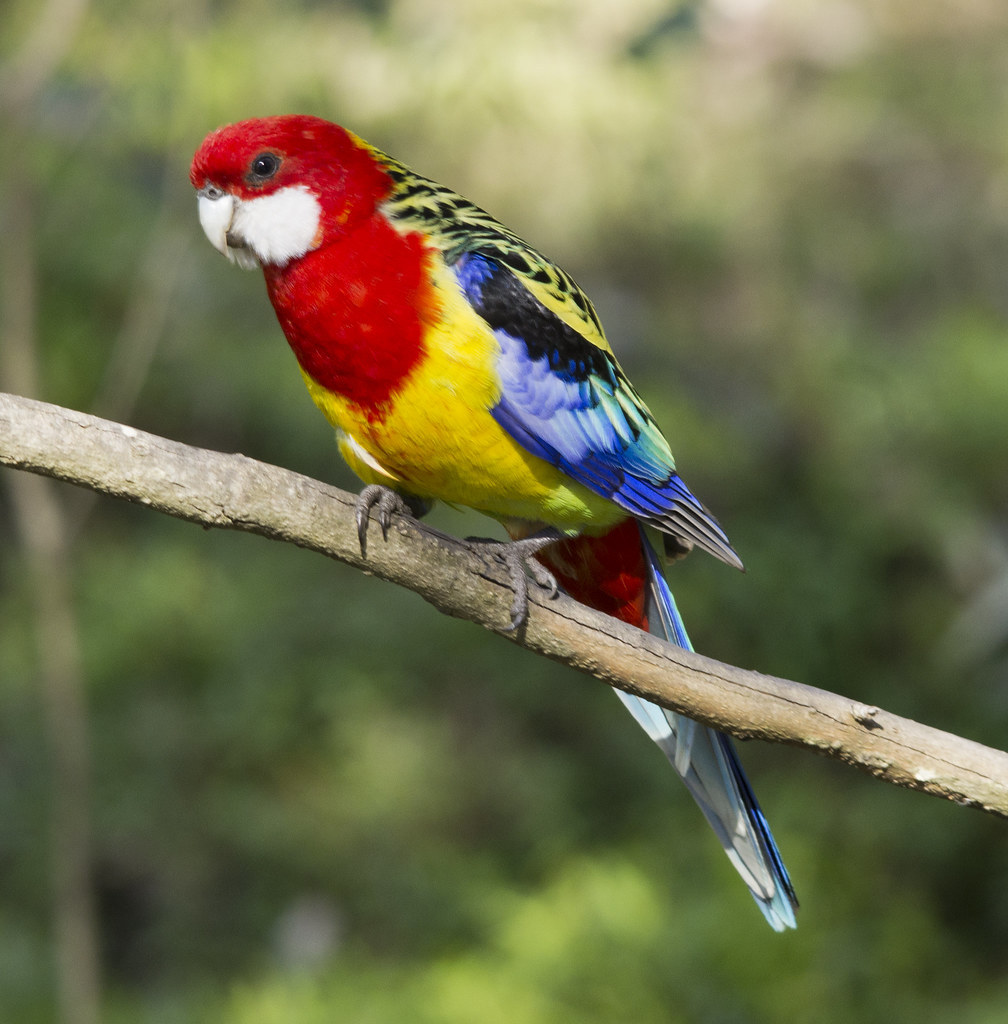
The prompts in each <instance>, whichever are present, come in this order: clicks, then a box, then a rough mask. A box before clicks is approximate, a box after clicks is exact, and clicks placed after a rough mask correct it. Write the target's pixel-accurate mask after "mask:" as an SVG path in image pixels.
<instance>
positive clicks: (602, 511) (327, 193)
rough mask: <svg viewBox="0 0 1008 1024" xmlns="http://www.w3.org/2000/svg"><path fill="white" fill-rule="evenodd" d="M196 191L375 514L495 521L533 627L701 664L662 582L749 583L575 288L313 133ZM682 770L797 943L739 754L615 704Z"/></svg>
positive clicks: (492, 229) (545, 265)
mask: <svg viewBox="0 0 1008 1024" xmlns="http://www.w3.org/2000/svg"><path fill="white" fill-rule="evenodd" d="M190 179H191V181H192V184H193V186H194V187H195V188H196V190H197V192H198V196H199V218H200V223H201V225H202V227H203V230H204V231H205V233H206V235H207V237H208V238H209V240H210V242H211V243H212V244H213V245H214V246H215V247H216V248H217V249H218V250H220V252H222V253H223V254H224V255H225V256H227V257H228V258H229V259H231V260H233V261H234V262H236V263H238V264H239V265H240V266H242V267H246V268H252V267H260V268H261V269H262V271H263V274H264V276H265V278H266V287H267V290H268V292H269V297H270V300H271V301H272V303H273V308H274V309H275V310H276V315H277V318H278V319H279V321H280V326H281V327H282V328H283V332H284V334H285V335H286V337H287V340H288V342H289V343H290V346H291V348H292V349H293V351H294V354H295V356H296V357H297V361H298V363H299V365H300V368H301V372H302V374H303V376H304V380H305V383H306V384H307V385H308V390H309V392H310V393H311V397H312V398H313V399H314V401H315V403H316V404H317V405H318V406H319V408H320V409H321V410H322V412H323V413H324V414H325V415H326V417H327V418H328V419H329V421H330V422H331V423H332V424H333V426H334V427H335V428H336V432H337V439H338V444H339V448H340V451H341V453H342V454H343V456H344V458H345V459H346V460H347V462H348V463H349V464H350V466H351V467H352V468H353V469H354V470H355V472H356V473H357V474H358V475H359V476H360V477H361V479H362V480H363V481H364V482H365V484H367V486H366V487H365V488H364V490H363V491H362V492H361V499H360V501H359V504H358V524H359V529H360V534H361V542H362V546H363V543H364V540H365V531H366V528H367V522H368V517H369V513H370V511H371V510H372V509H376V511H377V515H378V518H379V520H380V522H381V524H382V527H383V529H384V528H385V527H386V526H387V524H388V521H389V516H390V515H391V513H392V512H404V511H412V512H414V513H417V514H419V513H422V512H423V511H424V510H425V509H426V508H428V507H429V506H430V504H431V503H432V502H434V501H445V502H449V503H452V504H454V505H460V506H466V507H469V508H473V509H476V510H478V511H480V512H484V513H486V514H487V515H489V516H492V517H493V518H494V519H496V520H498V521H499V522H500V523H502V524H503V526H504V527H505V529H506V530H507V532H508V534H509V536H510V537H511V538H512V541H511V542H503V543H501V544H500V545H499V546H498V547H499V550H500V551H501V555H502V557H503V559H504V561H505V562H506V564H507V565H508V567H509V569H510V571H511V575H512V581H513V585H514V591H515V603H514V605H513V607H512V622H511V625H512V627H517V626H519V625H520V624H521V623H522V621H523V619H524V616H525V613H526V610H527V585H528V584H527V580H526V572H528V573H529V574H530V575H531V576H532V578H533V579H534V580H535V581H536V582H537V583H539V584H542V585H543V586H546V587H555V586H556V585H557V584H559V585H560V586H562V587H563V588H564V590H565V591H566V592H567V593H568V594H570V595H571V596H572V597H573V598H575V599H576V600H578V601H581V602H583V603H584V604H586V605H589V606H591V607H593V608H596V609H598V610H600V611H602V612H605V613H606V614H609V615H612V616H615V617H616V618H619V619H621V620H623V621H624V622H628V623H631V624H632V625H634V626H638V627H640V628H641V629H646V630H650V631H651V632H652V633H655V634H657V635H659V636H661V637H663V638H665V639H667V640H668V641H670V642H672V643H674V644H678V645H679V646H680V647H683V648H686V649H687V650H691V649H692V647H691V645H690V641H689V638H688V636H687V635H686V630H685V627H684V626H683V622H682V619H681V618H680V616H679V612H678V610H677V608H676V604H675V601H674V600H673V598H672V593H671V591H670V590H669V588H668V585H667V583H666V582H665V577H664V575H663V571H662V560H661V558H660V557H659V554H658V552H657V551H656V549H655V547H654V546H653V544H652V542H651V540H650V539H649V536H648V532H652V533H654V535H655V536H659V532H660V534H661V535H664V536H662V538H661V539H662V541H663V542H664V543H663V547H664V553H665V554H666V555H672V556H677V555H681V554H684V553H685V552H687V551H689V550H690V549H691V548H692V547H694V546H696V547H699V548H702V549H704V550H705V551H708V552H709V553H711V554H712V555H714V556H715V557H717V558H719V559H721V560H723V561H725V562H727V563H728V564H729V565H733V566H737V567H739V568H741V565H742V563H741V561H740V560H739V557H738V555H737V554H736V553H735V551H734V550H733V549H732V546H731V544H730V543H729V541H728V538H727V537H726V536H725V534H724V532H723V531H722V529H721V527H720V526H719V525H718V524H717V522H716V521H715V520H714V518H713V517H712V516H711V515H710V514H709V513H708V512H707V510H706V509H705V508H704V507H703V505H701V504H700V502H699V501H698V500H697V499H696V498H695V497H694V496H693V494H692V493H691V492H690V491H689V489H688V488H687V487H686V485H685V484H684V483H683V481H682V479H681V478H680V477H679V475H678V473H677V472H676V469H675V463H674V461H673V458H672V453H671V451H670V449H669V446H668V443H667V441H666V440H665V438H664V436H663V435H662V433H661V431H660V430H659V428H658V426H657V424H656V423H655V421H654V418H653V417H652V415H651V413H650V412H649V411H648V409H647V406H645V404H644V402H643V401H642V400H641V398H640V396H639V395H638V394H637V392H636V391H635V390H634V387H633V385H632V384H631V383H630V381H629V380H628V379H627V376H626V374H625V373H624V372H623V370H622V369H621V368H620V365H619V363H618V362H617V361H616V357H615V356H614V355H613V352H612V349H611V348H610V346H609V343H608V341H607V340H606V337H605V334H604V332H603V330H602V325H601V323H600V322H599V319H598V316H597V315H596V313H595V310H594V308H593V307H592V304H591V302H590V301H589V300H588V298H587V296H586V295H585V294H584V292H582V291H581V289H580V288H579V287H578V286H577V285H576V284H575V283H574V281H573V280H571V278H570V277H569V276H568V275H567V274H566V273H564V271H563V270H561V269H560V268H559V267H558V266H556V265H555V264H554V263H552V262H551V261H549V260H548V259H546V258H545V257H544V256H542V255H541V254H540V253H539V252H537V251H536V250H535V249H533V248H532V247H531V246H530V245H528V243H526V242H525V241H523V240H522V239H521V238H519V237H518V236H517V235H516V234H514V233H513V232H511V231H509V230H508V229H507V228H506V227H504V226H503V225H502V224H500V223H499V222H498V221H496V220H494V218H493V217H491V216H489V215H488V214H487V213H485V212H484V211H483V210H481V209H480V208H479V207H477V206H475V205H474V204H473V203H471V202H469V201H468V200H467V199H464V198H463V197H462V196H460V195H458V194H457V193H455V192H453V191H451V190H450V189H448V188H445V187H444V186H442V185H438V184H437V183H435V182H433V181H430V180H429V179H427V178H424V177H421V176H420V175H418V174H415V173H414V172H413V171H411V170H410V169H409V168H407V167H405V166H404V165H403V164H401V163H398V162H397V161H396V160H394V159H392V158H391V157H389V156H387V155H386V154H385V153H383V152H381V151H380V150H378V149H376V148H375V147H373V146H371V145H369V144H368V143H366V142H364V141H363V140H362V139H360V138H358V137H357V136H356V135H354V134H352V133H351V132H349V131H347V130H346V129H344V128H341V127H340V126H339V125H336V124H332V123H330V122H328V121H324V120H321V119H319V118H314V117H306V116H283V117H270V118H264V119H258V120H250V121H243V122H240V123H238V124H233V125H229V126H227V127H224V128H220V129H218V130H217V131H214V132H212V133H211V134H210V135H208V136H207V138H206V139H205V140H204V142H203V144H202V145H201V146H200V148H199V150H198V151H197V153H196V155H195V157H194V158H193V163H192V169H191V172H190ZM617 693H618V695H619V697H620V699H621V700H622V701H623V703H624V704H625V705H626V707H627V708H628V709H629V710H630V713H631V714H632V715H633V716H634V718H635V719H636V720H637V721H638V723H639V724H640V725H641V726H642V727H643V728H644V729H645V731H646V732H647V733H648V735H649V736H650V737H651V738H652V739H653V740H654V741H655V742H656V743H657V744H658V746H659V747H660V748H661V749H662V750H663V751H664V753H665V754H666V756H667V757H668V759H669V761H671V762H672V764H673V765H674V766H675V768H676V770H677V771H678V772H679V774H680V775H681V776H682V778H683V781H684V782H685V783H686V786H687V787H688V788H689V791H690V792H691V793H692V795H693V797H694V798H695V799H696V801H697V803H698V804H699V805H700V808H701V810H702V811H703V813H704V814H705V816H706V817H707V820H708V821H709V822H710V824H711V826H712V827H713V829H714V831H715V832H716V833H717V836H718V839H720V841H721V843H722V845H723V846H724V849H725V851H726V853H727V854H728V857H729V858H730V859H731V861H732V863H733V864H734V865H735V867H736V869H737V870H738V872H739V873H740V874H741V876H742V878H743V879H744V880H745V882H746V884H747V885H748V887H749V889H750V891H751V892H752V895H753V897H754V898H755V900H756V902H757V904H758V905H759V907H760V909H761V910H762V912H763V914H764V915H765V916H766V918H767V920H768V921H769V922H770V924H771V925H772V926H773V927H774V928H775V929H776V930H778V931H781V930H783V929H785V928H793V927H795V913H794V912H795V909H796V908H797V905H798V904H797V900H796V898H795V894H794V890H793V889H792V886H791V882H790V879H789V878H788V874H787V871H786V869H785V867H784V864H783V862H782V860H781V857H780V854H779V853H778V850H777V846H776V844H775V843H774V839H773V836H772V835H771V833H770V829H769V828H768V826H767V823H766V820H765V819H764V817H763V812H762V811H761V810H760V806H759V804H758V803H757V802H756V798H755V796H754V795H753V791H752V789H751V788H750V785H749V782H748V780H747V779H746V777H745V775H744V773H743V771H742V768H741V765H740V764H739V761H738V757H737V755H736V753H735V749H734V747H733V745H732V743H731V741H730V740H729V738H728V737H727V736H725V735H723V734H721V733H719V732H717V731H715V730H713V729H710V728H707V727H704V726H701V725H698V723H696V722H694V721H692V720H691V719H689V718H685V717H683V716H682V715H678V714H675V713H673V712H671V711H666V710H664V709H662V708H660V707H658V706H657V705H654V704H651V703H649V702H648V701H646V700H642V699H641V698H639V697H635V696H632V695H630V694H626V693H623V692H621V691H617Z"/></svg>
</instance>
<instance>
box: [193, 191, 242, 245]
mask: <svg viewBox="0 0 1008 1024" xmlns="http://www.w3.org/2000/svg"><path fill="white" fill-rule="evenodd" d="M197 195H198V196H199V222H200V227H201V228H202V229H203V234H204V235H206V236H207V238H208V239H209V240H210V244H211V245H212V246H213V247H214V248H215V249H216V250H217V251H218V252H219V253H221V255H223V256H227V257H228V259H231V258H232V256H231V253H230V251H229V250H228V244H227V233H228V231H229V229H230V228H231V221H233V220H234V209H235V201H234V196H232V195H229V194H228V193H227V192H224V191H222V190H221V189H219V188H217V186H216V185H204V186H203V188H201V189H200V190H199V192H198V193H197Z"/></svg>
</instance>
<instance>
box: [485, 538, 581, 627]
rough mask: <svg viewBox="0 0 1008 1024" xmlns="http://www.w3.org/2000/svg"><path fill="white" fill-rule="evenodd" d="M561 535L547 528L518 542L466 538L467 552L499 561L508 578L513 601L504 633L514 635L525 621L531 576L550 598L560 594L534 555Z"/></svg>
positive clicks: (557, 587)
mask: <svg viewBox="0 0 1008 1024" xmlns="http://www.w3.org/2000/svg"><path fill="white" fill-rule="evenodd" d="M561 536H562V535H561V534H560V533H559V532H558V531H557V530H553V529H546V530H542V531H541V532H539V533H536V534H533V535H532V536H531V537H523V538H522V539H521V540H505V541H499V540H488V539H486V538H483V537H467V538H466V543H467V544H468V545H469V548H470V550H472V551H474V552H475V553H476V554H479V555H489V556H490V557H491V558H494V559H495V560H496V561H498V562H502V563H503V564H504V567H505V568H506V569H507V571H508V574H509V575H510V576H511V589H512V590H513V591H514V600H513V601H512V602H511V623H510V625H509V626H508V627H507V629H506V630H505V632H506V633H513V632H514V631H515V630H517V629H521V627H522V626H524V625H525V623H526V621H528V605H529V583H528V581H529V577H530V576H531V577H532V579H533V580H534V581H535V583H536V584H537V585H538V586H540V587H542V588H543V590H546V591H548V592H549V596H550V597H551V598H553V597H556V596H557V594H558V593H559V592H560V587H559V586H558V585H557V581H556V577H555V576H554V575H553V573H551V572H550V571H549V569H547V568H546V566H545V565H543V564H542V562H540V561H538V560H537V559H536V557H535V556H536V553H537V552H539V551H541V550H542V549H543V548H544V547H546V546H547V545H549V544H553V543H554V542H555V541H558V540H560V539H561Z"/></svg>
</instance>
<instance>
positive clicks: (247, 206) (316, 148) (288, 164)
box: [189, 115, 391, 268]
mask: <svg viewBox="0 0 1008 1024" xmlns="http://www.w3.org/2000/svg"><path fill="white" fill-rule="evenodd" d="M189 180H190V181H191V182H192V184H193V187H194V188H195V189H196V190H197V192H198V193H199V218H200V224H201V225H202V226H203V230H204V232H206V236H207V238H209V239H210V242H211V244H213V246H214V247H215V248H217V249H219V250H220V251H221V252H222V253H223V254H224V255H225V256H227V257H228V259H230V260H233V261H234V262H236V263H238V264H239V265H240V266H243V267H246V268H250V267H256V266H280V267H282V266H284V265H286V264H287V263H289V262H290V261H291V260H293V259H297V258H299V257H301V256H304V255H305V253H307V252H310V251H311V250H313V249H317V248H319V247H320V246H322V245H324V244H326V243H328V242H330V241H334V240H336V239H337V238H339V237H341V236H342V235H343V234H345V233H346V231H347V230H348V229H349V228H350V227H352V226H353V224H354V223H355V222H356V221H358V219H360V218H364V217H368V216H370V215H371V214H372V213H373V212H374V209H375V207H376V206H377V205H378V204H379V203H380V202H381V200H382V199H384V198H385V196H387V195H388V193H389V191H390V189H391V182H390V180H389V178H388V176H387V175H386V174H385V172H384V171H383V170H382V168H381V166H380V165H379V164H378V162H377V161H376V159H375V156H374V154H373V151H371V150H370V149H369V148H368V147H367V146H366V145H365V144H364V143H362V142H361V140H360V139H358V138H357V137H356V136H354V135H352V134H351V133H350V132H348V131H346V130H345V129H343V128H341V127H340V126H339V125H337V124H333V123H332V122H330V121H324V120H322V119H321V118H318V117H307V116H303V115H288V116H283V117H267V118H260V119H255V120H251V121H240V122H238V123H237V124H231V125H227V126H226V127H224V128H218V129H217V130H216V131H213V132H211V133H210V134H209V135H208V136H207V137H206V138H205V139H204V140H203V144H202V145H201V146H200V148H199V149H198V150H197V152H196V155H195V156H194V157H193V162H192V168H191V169H190V171H189Z"/></svg>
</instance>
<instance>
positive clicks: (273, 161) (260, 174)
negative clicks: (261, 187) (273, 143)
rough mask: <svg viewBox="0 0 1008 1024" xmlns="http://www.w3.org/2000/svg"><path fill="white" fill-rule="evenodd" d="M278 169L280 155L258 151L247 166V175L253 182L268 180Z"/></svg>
mask: <svg viewBox="0 0 1008 1024" xmlns="http://www.w3.org/2000/svg"><path fill="white" fill-rule="evenodd" d="M278 170H280V157H278V156H277V155H276V154H275V153H260V154H259V155H258V156H257V157H256V158H255V159H254V160H253V161H252V163H251V165H250V167H249V177H250V178H251V179H252V180H253V181H254V182H261V181H268V180H269V179H270V178H272V177H273V175H274V174H276V172H277V171H278Z"/></svg>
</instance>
